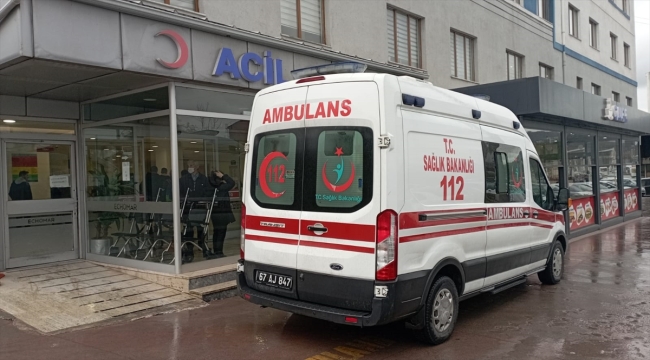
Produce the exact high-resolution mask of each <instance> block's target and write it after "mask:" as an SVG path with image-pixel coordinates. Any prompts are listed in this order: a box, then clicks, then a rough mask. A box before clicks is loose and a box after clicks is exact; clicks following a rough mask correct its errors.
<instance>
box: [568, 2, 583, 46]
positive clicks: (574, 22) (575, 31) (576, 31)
mask: <svg viewBox="0 0 650 360" xmlns="http://www.w3.org/2000/svg"><path fill="white" fill-rule="evenodd" d="M569 35H570V36H573V37H574V38H576V39H580V9H578V8H577V7H575V6H573V5H571V4H569Z"/></svg>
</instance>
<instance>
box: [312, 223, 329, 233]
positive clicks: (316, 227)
mask: <svg viewBox="0 0 650 360" xmlns="http://www.w3.org/2000/svg"><path fill="white" fill-rule="evenodd" d="M307 230H309V231H313V232H320V233H326V232H327V228H326V227H324V226H323V225H321V224H315V225H309V226H307Z"/></svg>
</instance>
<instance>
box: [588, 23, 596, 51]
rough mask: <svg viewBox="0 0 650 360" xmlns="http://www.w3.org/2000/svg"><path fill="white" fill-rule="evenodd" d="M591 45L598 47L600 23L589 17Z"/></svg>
mask: <svg viewBox="0 0 650 360" xmlns="http://www.w3.org/2000/svg"><path fill="white" fill-rule="evenodd" d="M589 46H591V47H592V48H594V49H598V23H597V22H595V21H594V20H593V19H589Z"/></svg>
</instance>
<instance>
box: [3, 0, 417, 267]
mask: <svg viewBox="0 0 650 360" xmlns="http://www.w3.org/2000/svg"><path fill="white" fill-rule="evenodd" d="M0 3H2V6H0V43H2V46H1V47H0V121H1V122H0V147H1V153H2V154H6V155H3V156H1V157H0V186H2V188H3V189H7V191H2V192H0V213H1V215H0V229H1V231H0V249H2V251H1V253H2V256H0V270H2V269H5V268H14V267H20V266H26V265H37V264H42V263H48V262H53V261H61V260H68V259H77V258H85V259H89V260H93V261H98V262H102V263H107V264H113V265H119V266H124V267H127V268H132V269H140V270H149V271H154V272H158V273H168V274H180V273H186V272H192V271H197V270H203V269H209V268H213V267H218V266H221V265H224V264H234V262H235V261H236V259H237V258H238V257H239V239H240V226H241V219H240V213H241V194H240V187H241V184H242V181H243V179H242V174H243V166H244V164H243V159H244V151H245V143H246V136H247V132H248V120H249V117H250V111H251V108H252V103H253V99H254V96H255V93H256V92H257V91H258V90H259V89H262V88H265V87H268V86H271V85H274V84H277V83H281V82H283V81H285V80H288V79H290V78H291V71H292V70H295V69H300V68H304V67H309V66H314V65H321V64H327V63H331V62H334V61H346V60H348V61H349V60H353V61H361V62H364V63H366V64H367V65H368V69H369V71H376V72H388V73H393V74H396V75H409V76H413V77H417V78H426V77H427V74H426V72H423V71H421V70H416V69H412V68H409V67H402V66H399V65H393V64H384V63H379V62H376V61H372V60H369V59H359V58H357V57H355V56H350V55H346V54H342V53H340V52H335V51H332V50H331V49H328V48H324V47H319V48H317V47H313V46H308V45H304V44H299V43H296V42H293V41H288V40H283V39H279V38H274V37H269V36H265V35H261V34H258V33H253V32H249V31H244V30H240V29H236V28H233V27H232V26H226V25H222V24H217V23H213V22H209V21H207V20H206V19H205V18H202V17H201V16H199V15H200V14H199V15H197V14H192V13H191V12H190V13H188V12H187V11H176V12H174V11H173V10H172V11H169V10H164V9H163V10H161V9H159V7H160V6H158V5H156V7H147V6H144V5H143V4H141V3H140V2H118V1H101V2H96V3H90V4H91V5H89V4H88V2H85V1H67V0H55V1H32V0H12V1H8V2H7V1H5V2H2V1H0ZM94 5H97V6H94ZM217 171H218V172H220V173H223V174H226V175H228V176H227V178H228V179H230V180H228V181H227V183H228V189H227V190H226V191H225V194H227V195H225V196H224V193H221V194H220V195H218V196H217V194H216V193H215V191H214V185H213V182H211V181H210V180H211V179H210V178H211V177H212V174H213V173H215V172H217ZM224 178H225V177H224ZM197 179H198V180H197ZM196 184H199V185H196ZM196 186H199V188H197V187H196ZM190 187H191V189H190V190H188V188H190ZM9 194H11V196H9ZM224 197H225V198H224ZM217 203H219V204H220V205H219V207H220V209H222V210H223V209H224V203H229V204H228V206H229V209H230V211H231V212H232V216H230V215H227V214H226V215H223V214H224V212H223V211H221V214H217V212H216V211H213V210H214V209H213V207H214V204H217ZM210 212H212V213H213V214H212V216H210V215H209V214H210ZM227 213H228V214H229V213H230V212H227ZM220 216H221V217H222V218H223V217H224V216H225V218H223V219H222V218H219V217H220ZM226 218H227V219H226ZM215 223H217V224H219V226H218V229H217V231H215V225H214V224H215ZM217 233H218V234H217ZM224 233H225V235H224ZM202 234H206V235H207V237H206V238H205V239H204V240H205V241H201V240H202V239H203V236H202ZM215 235H218V237H219V238H221V237H225V239H224V241H223V242H221V241H219V242H218V243H215V242H214V241H213V240H214V238H215ZM206 244H207V247H208V248H209V252H208V253H207V254H205V256H204V252H203V251H202V249H205V250H207V249H206V246H205V245H206ZM190 248H193V251H191V252H190V253H191V254H192V255H193V256H188V254H187V252H188V251H189V249H190ZM215 248H216V249H215ZM215 253H217V254H215Z"/></svg>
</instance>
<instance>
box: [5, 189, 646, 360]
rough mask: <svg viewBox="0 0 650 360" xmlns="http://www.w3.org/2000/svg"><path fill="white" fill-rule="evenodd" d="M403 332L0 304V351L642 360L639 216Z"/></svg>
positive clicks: (264, 312) (238, 313)
mask: <svg viewBox="0 0 650 360" xmlns="http://www.w3.org/2000/svg"><path fill="white" fill-rule="evenodd" d="M646 203H648V202H647V201H646ZM648 205H650V203H648ZM647 207H650V206H647ZM411 335H412V334H411V333H410V332H409V331H408V330H405V329H404V328H403V326H402V325H401V324H394V325H388V326H382V327H378V328H367V329H358V328H354V327H350V326H343V325H334V324H331V323H328V322H325V321H320V320H315V319H311V318H307V317H303V316H297V315H291V314H289V313H285V312H282V311H278V310H274V309H268V308H267V309H262V308H260V307H257V306H255V305H252V304H250V303H247V302H245V301H244V300H242V299H239V298H230V299H226V300H221V301H214V302H212V303H210V305H209V306H206V307H203V308H200V309H195V310H190V311H183V312H177V313H169V314H162V315H158V316H153V317H149V318H145V319H139V320H134V321H127V322H120V323H113V324H103V325H101V326H97V327H94V328H90V329H83V330H76V331H70V332H66V333H61V334H57V335H49V336H45V335H41V334H39V333H38V332H36V331H34V330H33V329H30V328H29V327H27V326H26V325H24V324H22V323H20V321H18V320H16V319H13V318H12V317H11V316H10V315H8V314H6V313H1V312H0V359H3V360H4V359H7V360H21V359H29V360H34V359H68V360H74V359H192V360H198V359H309V358H311V359H319V360H323V359H325V360H329V359H359V358H363V359H409V360H414V359H648V358H650V218H648V217H645V218H642V219H639V220H636V221H632V222H628V223H626V224H624V225H622V226H618V227H615V228H610V229H607V230H604V231H602V232H599V233H596V234H592V235H588V236H586V237H583V238H581V239H579V240H577V241H574V242H572V243H571V244H570V246H569V251H568V253H567V256H566V265H565V273H564V278H563V280H562V282H561V283H560V284H559V285H556V286H545V285H542V284H541V283H540V282H539V281H538V279H537V277H536V276H531V277H529V278H528V281H527V283H526V284H525V285H521V286H518V287H516V288H513V289H510V290H507V291H504V292H502V293H499V294H497V295H481V296H478V297H474V298H472V299H469V300H467V301H464V302H462V303H461V304H460V313H459V317H458V323H457V325H456V330H455V331H454V333H453V335H452V337H451V339H450V340H449V341H448V342H446V343H444V344H442V345H439V346H435V347H430V346H425V345H422V344H420V343H418V342H417V341H415V340H414V339H413V338H412V336H411Z"/></svg>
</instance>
